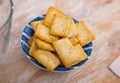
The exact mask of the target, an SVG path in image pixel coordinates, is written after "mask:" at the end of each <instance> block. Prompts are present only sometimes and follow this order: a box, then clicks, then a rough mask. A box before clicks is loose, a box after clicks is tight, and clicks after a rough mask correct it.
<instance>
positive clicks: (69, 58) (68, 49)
mask: <svg viewBox="0 0 120 83" xmlns="http://www.w3.org/2000/svg"><path fill="white" fill-rule="evenodd" d="M53 46H54V48H55V50H56V52H57V53H58V56H59V58H60V60H61V61H62V63H63V64H64V66H65V67H66V68H70V67H71V66H73V65H76V64H77V63H79V62H80V61H81V58H80V55H79V54H78V53H77V52H76V51H75V50H74V47H73V45H72V43H71V42H70V41H69V39H68V38H63V39H60V40H58V41H55V42H53Z"/></svg>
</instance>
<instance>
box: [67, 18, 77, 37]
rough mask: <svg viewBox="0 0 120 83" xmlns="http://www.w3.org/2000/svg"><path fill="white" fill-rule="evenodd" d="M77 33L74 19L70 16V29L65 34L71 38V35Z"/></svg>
mask: <svg viewBox="0 0 120 83" xmlns="http://www.w3.org/2000/svg"><path fill="white" fill-rule="evenodd" d="M77 34H78V33H77V27H76V24H75V23H74V21H73V20H72V18H71V26H70V31H69V34H68V35H67V37H68V38H71V37H74V36H76V35H77Z"/></svg>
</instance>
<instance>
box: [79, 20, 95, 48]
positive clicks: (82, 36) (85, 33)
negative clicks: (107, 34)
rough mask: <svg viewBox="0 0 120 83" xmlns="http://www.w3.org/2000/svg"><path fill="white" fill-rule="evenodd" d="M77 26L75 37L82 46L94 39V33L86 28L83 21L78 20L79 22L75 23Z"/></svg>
mask: <svg viewBox="0 0 120 83" xmlns="http://www.w3.org/2000/svg"><path fill="white" fill-rule="evenodd" d="M77 27H78V35H77V37H78V39H79V42H80V44H81V45H82V46H84V45H86V44H88V43H90V42H91V41H93V40H95V36H94V34H93V33H92V32H91V31H90V30H89V29H88V27H87V26H86V24H85V23H84V22H83V21H80V22H79V23H77Z"/></svg>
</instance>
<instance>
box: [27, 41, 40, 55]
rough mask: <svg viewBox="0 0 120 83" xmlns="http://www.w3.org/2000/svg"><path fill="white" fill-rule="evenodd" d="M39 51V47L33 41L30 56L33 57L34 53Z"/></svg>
mask: <svg viewBox="0 0 120 83" xmlns="http://www.w3.org/2000/svg"><path fill="white" fill-rule="evenodd" d="M37 49H38V47H37V46H36V44H35V42H34V41H33V42H32V45H31V47H30V50H29V55H31V56H33V53H34V51H35V50H37Z"/></svg>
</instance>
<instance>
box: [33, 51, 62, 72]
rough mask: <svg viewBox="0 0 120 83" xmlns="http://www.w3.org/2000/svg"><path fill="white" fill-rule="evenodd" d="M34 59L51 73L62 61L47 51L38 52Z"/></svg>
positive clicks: (35, 53)
mask: <svg viewBox="0 0 120 83" xmlns="http://www.w3.org/2000/svg"><path fill="white" fill-rule="evenodd" d="M33 57H34V58H35V59H36V60H37V61H38V62H39V63H41V64H42V65H43V66H45V67H46V68H47V69H48V70H49V71H53V70H54V69H55V68H56V67H57V66H58V65H59V64H60V60H59V59H58V58H57V57H56V56H55V55H54V54H52V53H51V52H49V51H47V50H37V51H35V52H34V53H33Z"/></svg>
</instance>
